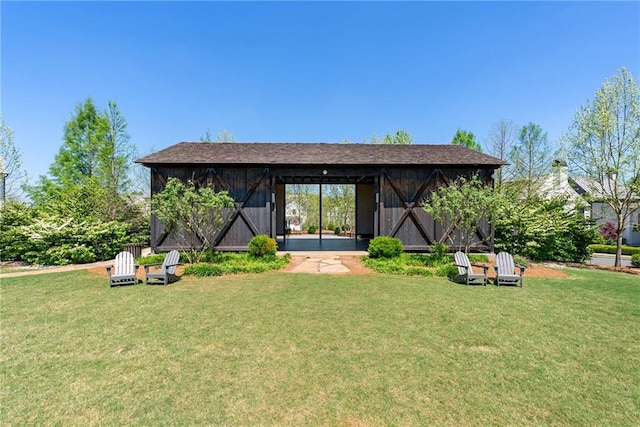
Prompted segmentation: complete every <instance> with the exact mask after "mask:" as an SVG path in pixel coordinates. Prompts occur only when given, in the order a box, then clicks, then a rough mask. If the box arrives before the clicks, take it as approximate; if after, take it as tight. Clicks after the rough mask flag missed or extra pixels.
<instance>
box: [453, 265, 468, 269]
mask: <svg viewBox="0 0 640 427" xmlns="http://www.w3.org/2000/svg"><path fill="white" fill-rule="evenodd" d="M453 265H455V266H456V267H462V268H464V269H466V270H467V271H469V266H468V265H462V264H453Z"/></svg>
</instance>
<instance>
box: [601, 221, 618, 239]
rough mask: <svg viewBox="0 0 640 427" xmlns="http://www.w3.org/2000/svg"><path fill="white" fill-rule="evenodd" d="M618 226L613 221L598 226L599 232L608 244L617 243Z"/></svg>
mask: <svg viewBox="0 0 640 427" xmlns="http://www.w3.org/2000/svg"><path fill="white" fill-rule="evenodd" d="M617 230H618V226H617V225H616V224H615V223H613V222H611V221H607V222H605V223H604V224H602V225H601V226H600V228H598V233H600V235H601V236H602V237H604V239H605V240H606V241H607V243H608V244H614V245H615V243H616V239H617V238H618V231H617Z"/></svg>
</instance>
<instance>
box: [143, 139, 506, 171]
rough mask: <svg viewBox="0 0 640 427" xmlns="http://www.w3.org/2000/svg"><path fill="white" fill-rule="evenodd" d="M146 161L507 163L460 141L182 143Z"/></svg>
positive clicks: (253, 163) (235, 163)
mask: <svg viewBox="0 0 640 427" xmlns="http://www.w3.org/2000/svg"><path fill="white" fill-rule="evenodd" d="M136 163H142V164H143V165H145V166H151V165H160V164H163V165H184V164H190V165H192V164H225V165H267V164H268V165H474V166H475V165H477V166H487V167H492V168H498V167H500V166H503V165H506V164H507V163H506V162H504V161H502V160H500V159H497V158H495V157H491V156H488V155H486V154H483V153H480V152H478V151H475V150H470V149H468V148H466V147H462V146H459V145H431V144H412V145H386V144H334V143H293V142H291V143H259V142H249V143H247V142H244V143H202V142H181V143H178V144H175V145H172V146H171V147H168V148H165V149H164V150H160V151H158V152H157V153H153V154H150V155H148V156H145V157H142V158H141V159H138V160H136Z"/></svg>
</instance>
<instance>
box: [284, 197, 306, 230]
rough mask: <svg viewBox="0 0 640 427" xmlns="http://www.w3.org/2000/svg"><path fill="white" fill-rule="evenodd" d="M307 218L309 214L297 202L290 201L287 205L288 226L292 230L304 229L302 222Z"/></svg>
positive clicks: (286, 217) (286, 218)
mask: <svg viewBox="0 0 640 427" xmlns="http://www.w3.org/2000/svg"><path fill="white" fill-rule="evenodd" d="M306 219H307V214H306V212H304V210H303V209H300V206H299V205H298V204H297V203H296V202H289V203H287V205H286V206H285V220H286V221H287V228H288V229H289V230H291V231H302V224H304V222H305V221H306Z"/></svg>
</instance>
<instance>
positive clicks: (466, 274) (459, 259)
mask: <svg viewBox="0 0 640 427" xmlns="http://www.w3.org/2000/svg"><path fill="white" fill-rule="evenodd" d="M454 258H455V263H456V264H455V265H456V267H458V277H459V278H461V279H463V280H464V281H465V284H467V285H469V284H472V283H479V282H481V283H482V284H483V285H484V286H487V270H489V267H486V266H484V265H478V264H471V263H470V262H469V258H468V257H467V254H465V253H464V252H460V251H458V252H456V253H455V255H454ZM473 266H475V267H479V268H482V273H476V272H474V271H473V268H472V267H473Z"/></svg>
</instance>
